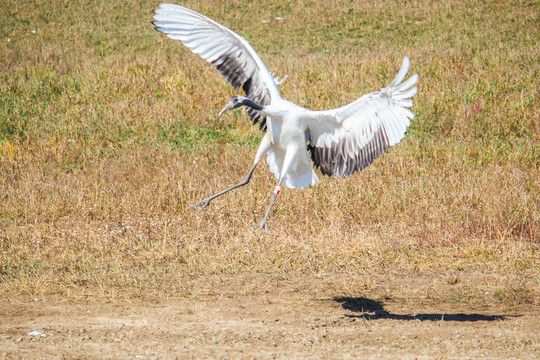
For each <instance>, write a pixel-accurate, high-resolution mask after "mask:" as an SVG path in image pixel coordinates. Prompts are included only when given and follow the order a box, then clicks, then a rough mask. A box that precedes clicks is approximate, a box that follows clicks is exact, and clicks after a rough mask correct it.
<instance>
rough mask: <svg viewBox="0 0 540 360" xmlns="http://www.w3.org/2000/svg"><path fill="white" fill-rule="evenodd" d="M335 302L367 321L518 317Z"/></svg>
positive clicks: (365, 301) (355, 300) (362, 301)
mask: <svg viewBox="0 0 540 360" xmlns="http://www.w3.org/2000/svg"><path fill="white" fill-rule="evenodd" d="M333 300H334V301H335V302H338V303H341V307H342V308H343V309H345V310H349V311H352V312H355V313H361V314H358V315H356V314H347V315H345V316H346V317H348V318H360V319H365V320H381V319H391V320H419V321H458V322H475V321H499V320H506V319H507V318H509V317H516V315H484V314H477V313H472V314H464V313H456V314H446V313H425V314H416V315H413V314H393V313H391V312H389V311H387V310H385V309H384V306H383V304H382V303H381V302H379V301H375V300H371V299H368V298H364V297H335V298H334V299H333Z"/></svg>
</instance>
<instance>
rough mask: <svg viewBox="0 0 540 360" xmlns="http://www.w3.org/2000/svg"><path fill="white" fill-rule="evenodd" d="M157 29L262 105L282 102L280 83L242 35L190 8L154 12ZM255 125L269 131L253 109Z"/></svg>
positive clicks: (163, 8) (167, 6) (172, 7)
mask: <svg viewBox="0 0 540 360" xmlns="http://www.w3.org/2000/svg"><path fill="white" fill-rule="evenodd" d="M153 19H154V22H153V23H154V26H155V27H156V30H157V31H160V32H162V33H165V34H166V35H167V36H168V37H170V38H171V39H175V40H180V41H181V42H182V43H183V44H184V45H186V46H187V47H188V48H189V49H190V50H191V51H193V52H194V53H196V54H199V55H200V56H201V57H202V58H203V59H205V60H207V61H208V62H209V63H211V64H212V65H214V66H216V68H217V69H218V70H219V72H220V73H221V75H223V77H224V78H225V79H226V80H227V81H228V82H230V83H231V85H232V86H233V87H234V88H235V89H236V90H238V89H239V88H240V87H242V89H243V90H244V91H245V93H246V96H247V97H249V98H250V99H251V100H252V101H254V102H255V103H257V104H260V105H263V106H264V105H269V104H271V103H272V101H274V100H277V99H278V98H281V96H280V94H279V90H278V88H277V85H276V82H275V81H274V78H273V76H272V74H271V73H270V72H269V71H268V69H267V68H266V66H265V65H264V63H263V62H262V60H261V58H260V57H259V55H257V53H256V52H255V50H253V48H252V47H251V45H250V44H249V43H248V42H247V41H246V40H245V39H244V38H243V37H241V36H240V35H238V34H236V33H235V32H233V31H232V30H230V29H228V28H226V27H225V26H223V25H221V24H219V23H217V22H215V21H214V20H212V19H210V18H208V17H206V16H204V15H201V14H199V13H197V12H195V11H193V10H190V9H188V8H185V7H182V6H179V5H174V4H161V5H160V6H159V8H157V9H156V10H155V12H154V17H153ZM248 114H249V116H250V118H251V120H252V121H253V123H254V124H255V123H257V122H259V123H260V127H261V129H263V130H265V129H266V117H265V116H263V115H261V114H260V113H259V112H258V111H256V110H253V109H250V110H248Z"/></svg>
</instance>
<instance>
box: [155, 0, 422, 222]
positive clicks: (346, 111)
mask: <svg viewBox="0 0 540 360" xmlns="http://www.w3.org/2000/svg"><path fill="white" fill-rule="evenodd" d="M154 20H155V21H154V25H155V26H156V29H157V30H158V31H160V32H163V33H165V34H166V35H167V36H169V37H170V38H172V39H178V40H180V41H182V42H183V43H184V45H186V46H188V47H189V48H190V49H191V50H192V51H193V52H195V53H197V54H199V55H200V56H201V57H203V58H204V59H206V60H207V61H208V62H210V63H211V64H213V65H215V66H216V67H217V69H218V70H219V71H220V72H221V74H222V75H223V76H224V77H225V78H226V79H227V80H228V81H229V82H230V83H231V84H232V85H233V86H234V87H235V89H239V88H240V87H241V88H242V89H243V90H244V92H245V93H246V95H247V97H243V96H233V97H232V98H231V101H230V102H229V104H228V105H227V106H226V107H225V108H224V109H223V110H222V111H221V112H220V115H221V114H222V113H224V112H225V111H228V110H232V109H235V108H237V107H241V106H244V107H245V108H246V109H247V110H248V114H249V116H250V117H251V119H252V121H253V123H254V124H255V123H259V125H260V128H261V129H262V130H266V134H265V136H264V137H263V139H262V140H261V144H260V145H259V149H258V151H257V154H256V156H255V161H254V164H253V166H252V168H251V170H250V171H249V173H248V175H247V176H246V178H245V179H244V180H242V181H241V182H240V183H238V184H236V185H234V186H231V187H230V188H227V189H225V190H223V191H221V192H219V193H217V194H215V195H213V196H210V197H208V198H206V199H203V200H202V201H200V202H198V203H197V204H194V205H192V206H191V207H190V208H193V207H198V206H200V207H201V209H203V208H205V207H206V206H208V204H209V203H210V201H212V200H213V199H214V198H216V197H218V196H220V195H223V194H225V193H226V192H228V191H230V190H233V189H235V188H237V187H239V186H243V185H246V184H247V183H248V182H249V179H250V178H251V175H252V174H253V171H254V170H255V167H256V166H257V164H258V163H259V162H260V161H261V160H262V159H263V158H264V156H266V161H267V163H268V165H269V167H270V171H271V172H272V173H274V175H275V176H276V178H277V179H278V183H277V186H276V188H275V189H274V192H273V194H272V199H271V202H270V206H269V207H268V211H267V212H266V215H265V217H264V219H263V220H262V222H261V223H260V224H259V227H260V228H265V229H266V220H267V218H268V216H269V213H270V209H271V207H272V204H273V203H274V201H275V199H276V198H277V195H278V194H279V191H280V186H281V185H282V184H284V185H286V186H287V187H289V188H307V187H309V186H310V185H315V184H317V183H318V182H319V179H318V178H317V175H316V173H315V171H314V170H313V166H312V162H313V165H315V167H317V168H319V169H320V170H321V172H322V174H324V175H331V176H335V177H341V176H346V175H350V174H352V173H354V172H357V171H360V170H362V169H363V168H364V167H366V166H368V165H369V164H371V163H372V162H373V161H374V160H375V159H376V158H377V157H378V156H380V155H382V154H383V153H384V152H386V150H388V148H389V147H390V146H393V145H395V144H397V143H398V142H399V141H400V140H401V139H402V138H403V136H404V135H405V131H406V129H407V127H408V126H409V123H410V122H409V119H412V118H413V117H414V115H413V113H412V112H411V111H410V110H409V109H408V108H409V107H411V106H412V100H411V98H412V96H413V95H414V94H416V91H417V89H416V87H413V85H414V84H415V83H416V81H417V78H418V75H416V74H415V75H413V76H411V77H410V78H409V79H408V80H406V81H403V80H404V78H405V75H406V74H407V71H408V68H409V59H408V58H407V57H405V59H404V61H403V65H402V67H401V70H400V71H399V72H398V74H397V76H396V78H395V79H394V81H392V83H391V84H390V85H389V86H388V87H386V88H384V89H382V90H381V91H378V92H374V93H371V94H368V95H364V96H363V97H361V98H359V99H358V100H356V101H354V102H353V103H351V104H349V105H346V106H344V107H341V108H338V109H332V110H326V111H313V110H308V109H305V108H303V107H300V106H298V105H296V104H294V103H292V102H290V101H287V100H285V99H283V98H282V97H281V95H280V93H279V90H278V84H279V83H280V82H279V80H278V78H274V76H273V74H271V73H270V72H269V71H268V69H267V68H266V66H265V65H264V63H263V62H262V60H261V59H260V58H259V56H258V55H257V53H256V52H255V50H253V48H252V47H251V46H250V45H249V43H248V42H247V41H246V40H245V39H244V38H242V37H240V36H239V35H237V34H236V33H234V32H233V31H231V30H229V29H228V28H226V27H224V26H223V25H220V24H218V23H217V22H215V21H213V20H211V19H209V18H207V17H205V16H204V15H201V14H199V13H197V12H195V11H193V10H190V9H187V8H184V7H181V6H178V5H172V4H161V5H160V7H159V8H158V9H157V10H156V11H155V15H154Z"/></svg>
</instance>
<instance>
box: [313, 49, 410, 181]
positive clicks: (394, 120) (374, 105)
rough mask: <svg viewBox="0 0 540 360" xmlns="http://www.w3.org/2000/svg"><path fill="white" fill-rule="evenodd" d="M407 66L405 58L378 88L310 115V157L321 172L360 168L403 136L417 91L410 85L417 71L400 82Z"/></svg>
mask: <svg viewBox="0 0 540 360" xmlns="http://www.w3.org/2000/svg"><path fill="white" fill-rule="evenodd" d="M409 65H410V61H409V59H408V58H407V57H405V59H404V60H403V64H402V66H401V69H400V71H399V72H398V74H397V75H396V77H395V79H394V80H393V81H392V82H391V83H390V85H389V86H388V87H386V88H383V89H382V90H381V91H378V92H374V93H371V94H368V95H365V96H363V97H361V98H360V99H358V100H356V101H355V102H353V103H351V104H349V105H347V106H344V107H342V108H338V109H334V110H328V111H317V112H313V113H312V115H311V116H309V118H308V119H307V128H308V135H309V142H310V145H309V148H310V151H311V158H312V160H313V163H314V165H315V166H316V167H319V168H320V169H321V172H322V173H323V174H324V175H332V176H336V177H341V176H346V175H350V174H352V173H354V172H357V171H360V170H362V169H364V168H365V167H366V166H368V165H369V164H371V163H372V162H373V161H375V159H376V158H378V157H379V156H381V155H382V154H384V153H385V152H386V151H387V150H388V149H389V148H390V147H391V146H393V145H395V144H397V143H398V142H399V141H400V140H401V139H402V138H403V137H404V136H405V132H406V130H407V127H408V126H409V125H410V119H413V118H414V114H413V113H412V112H411V111H410V110H409V109H408V108H409V107H411V106H412V105H413V102H412V99H411V98H412V97H413V96H414V95H415V94H416V93H417V90H418V89H417V88H416V87H412V86H413V85H415V84H416V82H417V80H418V75H417V74H414V75H412V76H411V77H410V78H409V79H407V80H406V81H403V80H404V79H405V76H406V75H407V72H408V70H409ZM313 114H314V115H313Z"/></svg>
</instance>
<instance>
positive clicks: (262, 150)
mask: <svg viewBox="0 0 540 360" xmlns="http://www.w3.org/2000/svg"><path fill="white" fill-rule="evenodd" d="M270 147H271V142H270V136H269V135H268V133H266V135H265V136H264V137H263V139H262V140H261V144H260V145H259V149H258V150H257V155H255V161H254V162H253V167H252V168H251V170H249V174H247V176H246V177H245V178H244V180H242V181H240V182H239V183H238V184H236V185H233V186H231V187H230V188H227V189H225V190H223V191H220V192H218V193H217V194H215V195H212V196H210V197H207V198H206V199H203V200H201V201H199V202H198V203H196V204H193V205H191V206H190V207H188V209H193V208H196V207H197V206H200V207H201V208H200V209H199V211H201V210H203V209H204V208H205V207H207V206H208V204H210V201H212V200H214V199H215V198H217V197H218V196H221V195H223V194H225V193H227V192H229V191H231V190H234V189H236V188H237V187H240V186H244V185H246V184H247V183H248V182H249V179H251V175H253V172H254V171H255V168H256V167H257V164H258V163H259V162H261V160H262V158H263V157H264V155H266V153H267V152H268V150H270Z"/></svg>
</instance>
